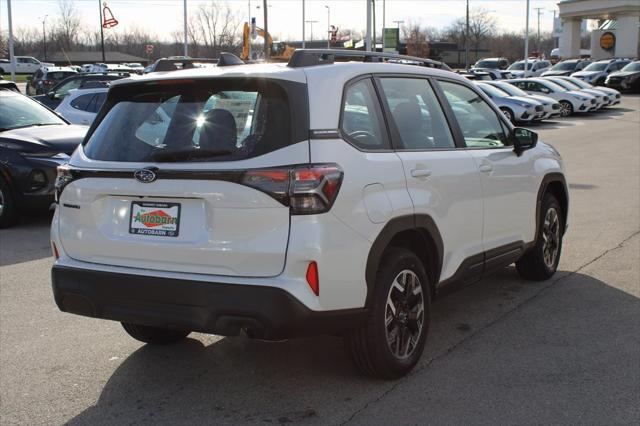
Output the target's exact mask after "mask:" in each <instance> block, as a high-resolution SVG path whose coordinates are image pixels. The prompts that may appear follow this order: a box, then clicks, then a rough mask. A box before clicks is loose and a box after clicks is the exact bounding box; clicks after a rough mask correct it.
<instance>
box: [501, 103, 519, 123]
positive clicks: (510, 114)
mask: <svg viewBox="0 0 640 426" xmlns="http://www.w3.org/2000/svg"><path fill="white" fill-rule="evenodd" d="M500 111H502V113H503V114H504V116H505V117H507V120H509V122H511V123H513V124H515V119H514V115H513V111H511V110H510V109H509V108H504V107H503V108H500Z"/></svg>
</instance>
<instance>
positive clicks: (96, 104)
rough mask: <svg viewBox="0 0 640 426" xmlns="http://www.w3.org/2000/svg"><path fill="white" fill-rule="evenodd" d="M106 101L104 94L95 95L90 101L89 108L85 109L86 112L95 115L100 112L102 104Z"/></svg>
mask: <svg viewBox="0 0 640 426" xmlns="http://www.w3.org/2000/svg"><path fill="white" fill-rule="evenodd" d="M106 100H107V93H106V92H102V93H96V94H95V96H94V97H93V99H91V102H90V103H89V107H88V108H87V111H88V112H93V113H97V112H98V111H100V108H101V107H102V104H104V101H106Z"/></svg>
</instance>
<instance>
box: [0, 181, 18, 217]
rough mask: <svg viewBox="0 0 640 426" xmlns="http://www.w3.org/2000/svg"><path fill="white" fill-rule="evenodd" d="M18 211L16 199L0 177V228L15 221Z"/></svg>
mask: <svg viewBox="0 0 640 426" xmlns="http://www.w3.org/2000/svg"><path fill="white" fill-rule="evenodd" d="M17 218H18V212H17V207H16V201H15V198H14V197H13V194H12V193H11V189H10V188H9V185H7V183H6V182H5V181H4V179H3V178H1V177H0V229H1V228H8V227H10V226H11V225H13V224H15V223H16V219H17Z"/></svg>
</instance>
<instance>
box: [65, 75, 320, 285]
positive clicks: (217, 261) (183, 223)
mask: <svg viewBox="0 0 640 426" xmlns="http://www.w3.org/2000/svg"><path fill="white" fill-rule="evenodd" d="M306 90H307V89H306V84H305V83H304V82H300V81H298V82H296V81H289V80H279V79H268V78H260V79H257V78H256V79H249V78H213V79H207V80H203V79H199V80H180V81H174V80H165V81H162V80H160V81H158V82H154V81H151V82H144V83H142V82H140V83H135V84H131V83H128V84H123V85H119V86H116V87H114V88H112V90H111V91H110V93H109V98H108V100H107V102H106V103H105V107H104V108H103V109H102V110H101V112H100V114H99V116H98V120H96V121H97V122H99V124H95V125H94V128H92V130H91V134H90V136H89V138H88V140H87V141H86V142H85V144H84V145H83V146H82V147H81V149H80V150H79V152H78V153H77V154H76V155H75V156H74V157H73V159H72V161H71V165H70V166H69V167H67V168H64V169H62V170H61V171H60V173H59V176H58V193H59V234H60V240H61V243H62V246H63V249H64V251H65V253H66V254H67V255H69V256H70V257H71V258H74V259H77V260H81V261H86V262H93V263H101V264H108V265H117V266H127V267H136V268H145V269H153V270H162V271H175V272H190V273H203V274H214V275H227V276H252V277H267V276H275V275H278V274H279V273H280V272H281V271H282V269H283V267H284V263H285V257H286V252H287V242H288V238H289V222H290V207H289V203H288V199H287V188H288V185H289V171H288V170H289V168H290V167H291V165H295V164H302V163H308V162H309V148H308V143H307V142H306V141H305V140H306V139H307V138H308V136H307V135H308V114H307V109H308V102H307V92H306Z"/></svg>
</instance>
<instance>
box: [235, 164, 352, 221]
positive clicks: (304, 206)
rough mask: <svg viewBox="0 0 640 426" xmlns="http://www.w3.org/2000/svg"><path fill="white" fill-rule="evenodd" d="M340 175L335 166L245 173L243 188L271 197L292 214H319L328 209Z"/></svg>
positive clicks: (258, 170)
mask: <svg viewBox="0 0 640 426" xmlns="http://www.w3.org/2000/svg"><path fill="white" fill-rule="evenodd" d="M342 177H343V172H342V169H341V168H340V167H339V166H338V165H337V164H312V165H308V166H295V167H292V168H277V169H256V170H248V171H246V172H245V174H244V176H243V178H242V184H244V185H247V186H250V187H252V188H255V189H258V190H260V191H262V192H265V193H267V194H269V195H271V196H272V197H273V198H275V199H276V200H278V201H280V202H281V203H282V204H284V205H286V206H289V207H290V208H291V214H296V215H302V214H318V213H325V212H328V211H329V210H330V209H331V206H332V205H333V202H334V201H335V199H336V197H337V196H338V191H339V190H340V184H341V183H342Z"/></svg>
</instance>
